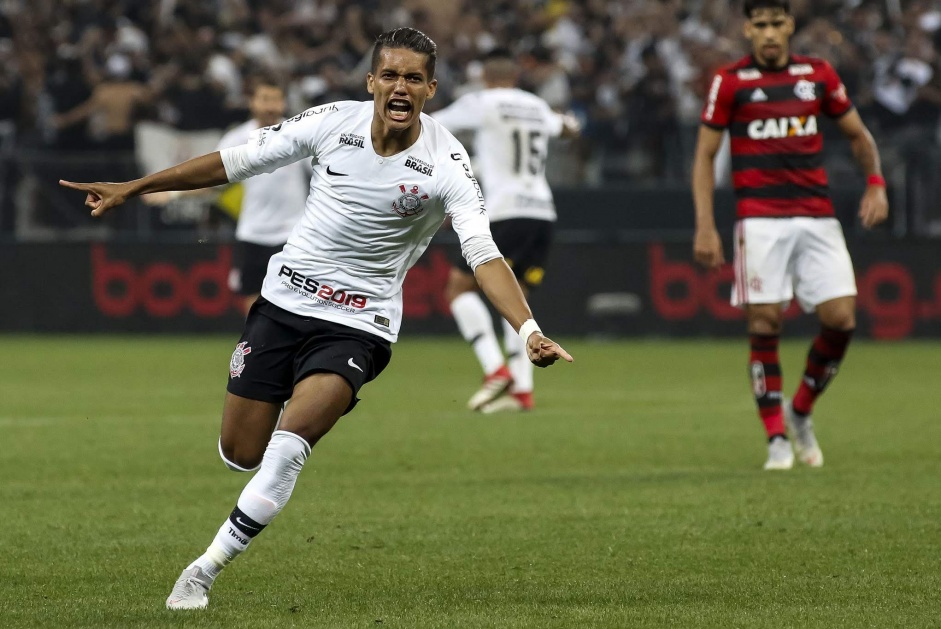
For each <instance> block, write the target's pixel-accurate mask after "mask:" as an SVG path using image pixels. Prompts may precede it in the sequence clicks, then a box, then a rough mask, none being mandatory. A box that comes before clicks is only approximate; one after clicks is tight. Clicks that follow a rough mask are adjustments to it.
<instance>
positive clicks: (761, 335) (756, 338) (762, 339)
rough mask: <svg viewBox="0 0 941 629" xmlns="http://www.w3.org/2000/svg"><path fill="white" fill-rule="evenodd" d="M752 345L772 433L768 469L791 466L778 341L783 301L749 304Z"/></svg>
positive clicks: (753, 372) (757, 389)
mask: <svg viewBox="0 0 941 629" xmlns="http://www.w3.org/2000/svg"><path fill="white" fill-rule="evenodd" d="M745 315H746V318H747V320H748V334H749V342H750V345H751V354H750V357H749V365H748V373H749V375H750V377H751V383H752V393H753V394H754V396H755V402H756V403H757V405H758V415H759V416H760V417H761V421H762V423H763V424H764V426H765V433H766V434H767V436H768V460H767V461H766V462H765V466H764V467H765V469H766V470H787V469H790V468H791V467H793V465H794V453H793V451H792V450H791V444H790V442H789V441H788V439H787V433H786V430H785V426H784V412H783V408H782V406H781V402H782V399H781V363H780V360H779V358H778V342H779V340H780V335H781V324H782V321H783V319H784V311H783V309H782V307H781V304H748V305H747V306H746V307H745Z"/></svg>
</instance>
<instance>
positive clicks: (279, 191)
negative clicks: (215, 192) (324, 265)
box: [216, 120, 310, 246]
mask: <svg viewBox="0 0 941 629" xmlns="http://www.w3.org/2000/svg"><path fill="white" fill-rule="evenodd" d="M257 129H258V121H257V120H249V121H248V122H246V123H244V124H240V125H239V126H237V127H235V128H234V129H232V130H230V131H229V132H228V133H226V134H225V135H224V136H222V139H221V140H219V146H218V147H217V149H216V150H218V151H221V150H222V149H227V148H231V147H233V146H241V145H243V144H245V143H246V142H248V138H249V136H250V135H251V134H252V132H254V131H256V130H257ZM309 186H310V167H309V166H308V165H307V164H306V163H304V162H303V161H301V162H297V163H295V164H291V165H289V166H286V167H284V168H281V169H279V170H276V171H275V172H273V173H270V174H264V175H259V176H258V177H253V178H251V179H249V180H248V181H246V182H245V183H243V184H242V187H243V194H242V209H241V211H240V212H239V221H238V226H237V227H236V228H235V237H236V238H237V239H238V240H242V241H244V242H251V243H255V244H256V245H266V246H273V245H283V244H284V243H285V242H287V239H288V236H290V235H291V230H292V229H294V225H296V224H297V221H298V219H300V217H301V214H303V213H304V201H305V200H306V199H307V190H308V188H309Z"/></svg>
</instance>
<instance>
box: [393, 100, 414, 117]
mask: <svg viewBox="0 0 941 629" xmlns="http://www.w3.org/2000/svg"><path fill="white" fill-rule="evenodd" d="M387 109H388V110H389V117H390V118H392V119H393V120H395V121H397V122H402V121H405V120H407V119H408V117H409V115H410V114H411V113H412V104H411V103H410V102H408V101H407V100H405V99H404V98H393V99H392V100H390V101H389V105H388V107H387Z"/></svg>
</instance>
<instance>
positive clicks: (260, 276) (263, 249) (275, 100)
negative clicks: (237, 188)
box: [145, 76, 311, 315]
mask: <svg viewBox="0 0 941 629" xmlns="http://www.w3.org/2000/svg"><path fill="white" fill-rule="evenodd" d="M248 109H249V112H250V113H251V118H249V119H248V120H247V121H245V122H244V123H242V124H240V125H239V126H237V127H235V128H233V129H230V130H229V131H228V132H226V134H225V135H223V136H222V138H221V139H220V140H219V144H218V146H216V150H219V151H221V150H222V149H227V148H231V147H233V146H241V145H242V144H245V143H246V142H248V139H249V137H250V136H251V134H252V133H253V132H254V131H256V130H258V129H260V128H262V127H270V126H273V125H275V124H277V123H278V122H279V121H280V120H282V119H283V118H284V110H285V100H284V88H282V87H281V85H279V84H278V83H277V82H276V81H273V80H271V79H270V78H268V77H263V76H262V77H258V78H256V79H254V81H253V85H252V95H251V98H250V99H249V101H248ZM310 177H311V169H310V165H309V163H308V162H307V161H306V160H302V161H299V162H294V163H293V164H288V165H287V166H285V167H284V168H279V169H278V170H276V171H274V172H272V173H265V174H262V175H258V176H257V177H252V178H251V179H247V180H245V181H244V182H243V183H242V206H241V210H240V212H239V219H238V225H237V226H236V228H235V247H234V250H233V261H232V271H231V273H230V274H229V289H230V290H231V291H232V292H233V293H235V294H236V295H240V296H241V297H242V301H241V306H242V311H243V312H244V313H245V314H246V315H247V314H248V311H249V310H250V309H251V307H252V304H254V303H255V300H256V299H258V296H259V295H260V294H261V284H262V282H263V281H264V279H265V274H266V273H267V271H268V260H270V259H271V256H273V255H274V254H276V253H278V252H279V251H281V249H282V247H284V243H286V242H287V240H288V236H290V235H291V230H292V229H294V225H296V224H297V222H298V220H300V218H301V215H302V214H303V213H304V202H305V200H306V199H307V193H308V189H309V186H310ZM180 194H181V193H179V192H176V191H173V192H158V193H155V194H149V195H147V196H146V197H145V200H146V202H147V203H148V204H151V205H161V204H165V203H166V202H167V201H170V200H172V199H174V198H176V197H178V196H180ZM191 194H192V195H193V196H199V195H205V194H206V192H205V191H203V190H194V191H192V192H191Z"/></svg>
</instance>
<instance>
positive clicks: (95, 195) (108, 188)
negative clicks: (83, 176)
mask: <svg viewBox="0 0 941 629" xmlns="http://www.w3.org/2000/svg"><path fill="white" fill-rule="evenodd" d="M59 185H60V186H65V187H66V188H72V189H73V190H81V191H82V192H85V193H87V196H86V197H85V205H86V206H88V207H90V208H91V215H92V216H101V215H102V214H104V213H105V212H107V211H108V210H110V209H111V208H113V207H117V206H119V205H121V204H122V203H124V202H125V201H127V199H128V197H129V196H131V191H130V187H129V185H128V184H127V183H103V182H96V183H75V182H73V181H65V180H63V179H60V180H59Z"/></svg>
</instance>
